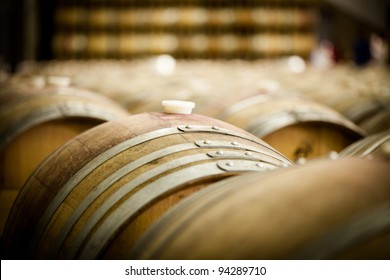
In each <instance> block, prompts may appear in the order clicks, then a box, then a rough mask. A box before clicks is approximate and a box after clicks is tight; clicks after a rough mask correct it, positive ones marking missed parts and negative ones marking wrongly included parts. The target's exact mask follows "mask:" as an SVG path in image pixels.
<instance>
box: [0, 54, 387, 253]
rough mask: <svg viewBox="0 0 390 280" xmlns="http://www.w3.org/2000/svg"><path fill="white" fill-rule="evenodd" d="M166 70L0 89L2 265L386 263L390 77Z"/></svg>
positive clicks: (264, 69)
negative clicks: (31, 261) (19, 261)
mask: <svg viewBox="0 0 390 280" xmlns="http://www.w3.org/2000/svg"><path fill="white" fill-rule="evenodd" d="M163 58H164V59H167V60H165V62H164V63H165V66H164V67H168V66H169V67H168V68H169V71H161V68H159V63H160V62H161V60H160V59H161V57H160V56H158V57H151V58H149V59H145V60H132V61H125V60H122V61H121V60H92V61H76V60H74V61H50V62H46V63H43V62H42V63H37V64H31V65H26V67H25V68H24V69H23V71H24V72H23V73H18V74H15V75H11V76H10V77H9V78H8V79H7V80H6V81H4V82H3V83H2V84H1V85H2V86H1V93H0V100H1V104H2V105H1V106H2V110H1V111H0V112H1V114H2V118H1V119H2V123H1V126H0V133H1V134H0V135H1V138H0V140H1V147H0V148H1V172H2V173H1V174H2V176H1V184H2V185H1V199H2V207H3V206H6V207H5V208H6V209H2V215H3V223H5V220H7V221H6V225H5V227H4V231H3V233H2V247H1V249H2V257H3V258H5V259H127V258H131V259H144V258H147V259H225V258H227V259H294V258H295V259H337V258H347V259H359V258H364V259H378V258H387V259H388V258H389V257H390V248H389V245H388V244H389V239H390V235H389V229H390V226H389V225H390V220H389V217H390V214H389V213H390V210H389V209H390V207H389V203H390V184H389V182H390V177H389V176H390V173H389V172H388V171H389V170H390V131H389V129H390V125H389V122H388V121H386V118H383V119H382V117H378V116H382V115H386V114H388V113H389V108H390V107H389V105H388V104H390V102H389V100H390V94H389V92H388V88H389V79H388V77H389V72H388V70H387V69H383V68H379V67H374V66H372V67H370V68H367V69H360V70H359V71H357V70H356V69H354V68H352V67H351V66H347V65H343V66H338V67H336V66H335V68H333V69H332V70H318V69H312V68H310V67H309V66H308V67H307V68H306V70H304V71H303V72H301V73H297V72H295V71H292V70H291V69H290V68H289V64H288V62H287V61H286V60H278V61H273V62H271V61H263V60H258V61H252V62H248V61H246V62H245V61H214V62H213V61H206V60H198V61H185V60H175V59H174V58H172V57H169V56H164V57H163ZM167 63H168V64H167ZM167 65H168V66H167ZM27 66H28V67H27ZM327 71H329V72H327ZM341 73H344V75H342V76H340V74H341ZM353 73H354V74H355V75H356V77H358V78H357V79H353V78H351V76H350V75H351V74H353ZM373 73H375V74H373ZM336 74H337V75H336ZM321 77H322V83H321V84H320V85H319V83H318V81H319V79H320V78H321ZM352 81H354V83H352ZM315 89H318V90H317V91H316V90H315ZM352 96H355V97H356V99H355V100H356V102H354V100H352V99H351V97H352ZM343 97H345V99H343ZM370 97H371V98H370ZM172 99H175V100H180V101H181V102H173V101H170V100H172ZM378 100H379V101H378ZM191 101H194V102H195V103H196V106H195V108H194V109H193V112H191V110H189V111H188V110H187V109H188V108H187V107H186V106H188V107H189V108H191V109H192V107H193V105H194V104H193V103H191ZM348 101H350V102H348ZM344 104H345V105H344ZM351 104H352V105H351ZM362 104H363V105H362ZM364 104H367V106H366V105H364ZM372 104H374V105H377V104H380V105H377V106H374V105H372ZM341 105H342V106H341ZM347 105H348V106H347ZM371 105H372V106H371ZM164 106H165V108H164ZM183 106H184V107H183ZM352 108H353V109H352ZM349 112H353V113H349ZM358 119H359V120H363V119H380V120H382V121H379V120H378V121H377V122H376V123H377V124H378V125H375V126H374V125H369V126H367V125H364V124H363V123H362V122H360V121H358ZM369 128H372V129H369ZM374 128H375V129H374ZM11 206H12V209H11ZM3 210H4V211H3Z"/></svg>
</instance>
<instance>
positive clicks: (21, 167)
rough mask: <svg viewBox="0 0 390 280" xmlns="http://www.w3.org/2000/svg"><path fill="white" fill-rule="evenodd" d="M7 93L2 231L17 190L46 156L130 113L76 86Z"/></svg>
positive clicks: (0, 107) (1, 148)
mask: <svg viewBox="0 0 390 280" xmlns="http://www.w3.org/2000/svg"><path fill="white" fill-rule="evenodd" d="M11 89H15V91H13V90H11ZM9 90H10V91H3V92H2V93H1V94H0V99H1V101H2V103H1V104H0V119H1V123H0V201H1V204H2V210H1V218H0V220H1V222H0V229H1V232H2V230H3V227H4V223H5V220H6V217H7V215H8V212H9V209H10V207H11V206H12V203H13V201H14V199H15V197H16V195H17V194H18V192H19V190H20V188H21V187H22V186H23V184H24V183H25V181H26V180H27V178H28V177H29V176H30V174H31V173H32V172H33V171H34V169H35V168H36V167H37V166H38V164H39V163H40V162H41V161H42V160H43V159H44V158H46V157H47V156H48V155H49V154H50V153H52V152H53V151H54V150H55V149H57V148H58V147H59V146H61V145H62V144H64V143H66V142H67V141H68V140H70V139H72V138H73V137H74V136H76V135H78V134H79V133H81V132H83V131H85V130H88V129H90V128H92V127H94V126H96V125H98V124H101V123H103V122H106V121H109V120H112V119H117V118H122V117H126V116H128V115H129V114H128V113H127V111H126V110H125V109H124V108H122V107H121V106H120V105H119V104H117V103H115V102H114V101H111V100H110V99H108V98H106V97H103V96H100V95H98V94H95V93H93V92H90V91H85V90H81V89H77V88H72V87H56V86H44V87H42V88H31V89H30V90H28V88H27V87H26V88H23V87H22V86H20V87H19V89H16V88H15V87H12V86H11V87H9Z"/></svg>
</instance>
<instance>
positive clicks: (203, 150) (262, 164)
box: [3, 113, 291, 259]
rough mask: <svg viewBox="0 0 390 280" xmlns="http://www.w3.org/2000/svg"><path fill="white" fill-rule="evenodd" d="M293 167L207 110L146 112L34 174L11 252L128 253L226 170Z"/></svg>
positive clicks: (13, 227) (7, 240)
mask: <svg viewBox="0 0 390 280" xmlns="http://www.w3.org/2000/svg"><path fill="white" fill-rule="evenodd" d="M290 165H291V163H290V161H289V160H287V159H286V158H285V157H284V156H282V155H281V154H280V153H279V152H277V151H276V150H274V149H273V148H271V147H270V146H269V145H268V144H266V143H264V142H263V141H261V140H259V139H258V138H257V137H255V136H253V135H251V134H249V133H248V132H246V131H244V130H241V129H239V128H237V127H234V126H232V125H230V124H227V123H225V122H222V121H219V120H216V119H212V118H209V117H206V116H202V115H196V114H192V115H179V114H164V113H147V114H140V115H133V116H130V117H128V118H125V119H121V120H117V121H111V122H108V123H105V124H102V125H99V126H97V127H95V128H93V129H90V130H88V131H86V132H84V133H83V134H80V135H79V136H77V137H75V138H74V139H72V140H71V141H69V142H68V143H67V144H65V145H63V146H62V147H61V148H60V149H58V150H57V151H56V152H55V153H53V154H52V155H51V156H50V157H49V158H48V159H47V160H46V161H45V162H44V163H43V164H41V166H40V167H39V168H38V169H37V170H36V171H35V172H34V174H33V175H32V176H31V177H30V179H29V180H28V182H27V183H26V184H25V186H24V188H23V190H22V191H21V193H20V195H19V197H18V199H17V201H16V202H15V205H14V207H13V210H12V212H11V213H10V216H9V219H8V222H7V225H6V228H5V231H4V238H3V241H4V243H3V245H4V251H5V257H6V258H44V259H51V258H61V259H62V258H65V259H67V258H70V259H74V258H86V259H95V258H109V259H111V258H112V259H116V258H122V257H123V254H127V252H128V250H129V248H131V246H132V244H133V243H134V241H135V240H137V238H138V236H140V235H141V234H142V232H143V231H144V230H145V229H146V228H147V227H148V226H149V225H150V224H151V223H152V222H153V221H154V220H155V219H156V218H158V217H159V216H160V215H161V214H162V213H163V212H164V211H166V209H168V208H170V207H171V206H172V205H174V204H175V203H176V202H177V201H179V200H180V199H182V198H183V197H185V196H187V195H189V194H191V193H192V192H194V191H196V190H198V189H201V188H203V187H205V186H207V185H209V184H210V183H212V182H215V181H219V180H222V179H224V178H226V177H227V176H232V175H237V174H240V173H242V172H248V171H265V170H274V169H278V168H280V167H287V166H290Z"/></svg>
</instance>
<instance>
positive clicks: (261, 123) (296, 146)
mask: <svg viewBox="0 0 390 280" xmlns="http://www.w3.org/2000/svg"><path fill="white" fill-rule="evenodd" d="M232 101H233V102H232ZM222 104H223V106H225V107H224V110H222V112H221V113H220V114H219V115H218V116H217V118H219V119H222V120H224V121H226V122H229V123H232V124H233V125H236V126H238V127H241V128H243V129H245V130H247V131H248V132H250V133H252V134H254V135H256V136H258V137H259V138H261V139H262V140H264V141H265V142H267V143H268V144H270V145H271V146H273V147H274V148H275V149H277V150H278V151H280V152H281V153H282V154H284V155H285V156H287V157H288V158H289V159H290V160H293V161H306V160H307V159H313V158H319V157H326V156H328V155H329V154H330V153H332V152H340V151H341V150H342V149H344V148H345V147H347V146H349V145H350V144H352V143H353V142H355V141H357V140H359V139H361V138H362V137H363V136H364V135H366V133H365V132H364V131H363V130H362V129H360V128H359V127H358V126H357V125H355V124H354V123H353V122H351V121H350V120H348V119H347V118H345V117H344V116H343V115H341V114H340V113H338V112H337V111H335V110H334V109H331V108H329V107H327V106H325V105H322V104H320V103H317V102H315V101H312V100H310V99H308V98H305V97H303V96H300V95H297V94H292V93H283V92H267V91H265V92H259V93H258V94H249V95H246V96H245V95H244V96H242V98H241V99H237V97H234V98H233V99H232V100H231V101H225V102H224V103H222ZM219 107H220V108H221V105H220V106H219Z"/></svg>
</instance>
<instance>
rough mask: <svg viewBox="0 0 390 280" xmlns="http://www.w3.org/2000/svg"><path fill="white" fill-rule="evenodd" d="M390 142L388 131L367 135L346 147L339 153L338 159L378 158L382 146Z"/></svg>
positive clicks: (389, 131)
mask: <svg viewBox="0 0 390 280" xmlns="http://www.w3.org/2000/svg"><path fill="white" fill-rule="evenodd" d="M388 141H390V130H388V131H384V132H380V133H376V134H373V135H368V136H366V137H364V138H363V139H361V140H359V141H356V142H355V143H353V144H351V145H350V146H348V147H346V148H345V149H344V150H342V151H341V152H340V153H339V155H338V156H339V157H341V158H343V157H361V158H372V157H375V156H377V155H379V156H380V154H381V149H382V147H383V145H384V144H386V143H387V142H388Z"/></svg>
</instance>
